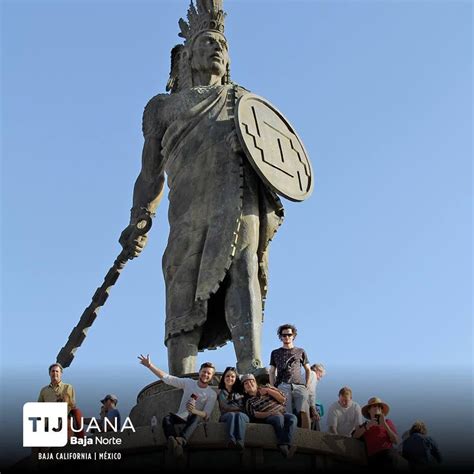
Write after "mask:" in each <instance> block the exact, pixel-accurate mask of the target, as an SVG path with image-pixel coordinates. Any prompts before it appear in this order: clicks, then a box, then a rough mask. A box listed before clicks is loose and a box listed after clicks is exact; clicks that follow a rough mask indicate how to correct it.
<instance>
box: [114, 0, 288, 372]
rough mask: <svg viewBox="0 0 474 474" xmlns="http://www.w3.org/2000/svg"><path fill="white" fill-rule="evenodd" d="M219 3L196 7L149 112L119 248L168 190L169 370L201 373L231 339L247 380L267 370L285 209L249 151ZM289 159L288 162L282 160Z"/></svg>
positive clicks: (129, 246)
mask: <svg viewBox="0 0 474 474" xmlns="http://www.w3.org/2000/svg"><path fill="white" fill-rule="evenodd" d="M224 18H225V13H224V11H223V6H222V0H197V2H196V5H194V4H193V3H192V2H191V5H190V7H189V10H188V15H187V21H184V20H183V19H181V20H180V21H179V26H180V29H181V33H180V34H179V36H181V37H182V38H184V44H183V45H178V46H175V47H174V48H173V50H172V52H171V73H170V78H169V81H168V84H167V91H168V93H167V94H158V95H156V96H155V97H153V98H152V99H151V100H150V101H149V102H148V104H147V105H146V107H145V111H144V114H143V134H144V138H145V143H144V147H143V153H142V168H141V171H140V174H139V176H138V178H137V181H136V183H135V187H134V192H133V207H132V209H131V218H130V225H129V226H128V227H127V228H126V229H125V230H124V231H123V232H122V235H121V237H120V243H121V244H122V246H123V248H124V249H125V250H128V251H129V252H130V258H133V257H136V256H138V255H139V254H140V252H141V251H142V249H143V247H144V246H145V243H146V238H147V237H146V236H143V237H139V238H137V237H134V235H136V234H134V233H133V228H134V225H135V224H136V222H138V221H139V220H140V219H142V218H143V217H145V216H147V217H149V216H152V215H153V214H154V212H155V210H156V208H157V206H158V204H159V202H160V200H161V197H162V195H163V188H164V182H165V175H166V176H167V182H168V186H169V224H170V234H169V239H168V244H167V247H166V250H165V253H164V255H163V261H162V263H163V274H164V278H165V281H166V332H165V344H166V346H167V348H168V362H169V371H170V373H172V374H175V375H182V374H185V373H191V372H194V371H195V363H196V356H197V353H198V351H200V350H204V349H206V348H215V347H218V346H221V345H223V344H225V343H226V342H227V341H229V340H232V342H233V344H234V348H235V353H236V356H237V366H238V370H239V371H240V372H241V373H246V372H252V371H253V372H254V371H255V370H256V369H258V368H259V367H262V360H261V348H260V344H261V332H262V320H263V301H264V299H265V294H266V288H267V270H268V250H269V248H268V247H269V243H270V240H271V239H272V237H273V236H274V234H275V233H276V231H277V229H278V227H279V226H280V224H281V223H282V220H283V206H282V204H281V202H280V200H279V198H278V197H277V195H276V194H275V192H274V191H273V190H271V189H270V187H269V186H267V185H265V184H264V181H263V180H262V179H261V178H260V177H259V175H258V174H257V173H256V171H254V168H253V167H252V165H251V164H250V162H249V160H248V159H247V158H246V156H245V153H244V152H243V149H242V145H241V141H240V140H239V137H238V134H237V131H236V124H235V117H234V114H235V105H236V103H237V101H238V100H239V99H240V98H241V97H243V96H245V95H247V94H249V92H248V91H247V90H245V89H243V88H242V87H240V86H238V85H237V84H235V83H233V82H231V80H230V73H229V53H228V43H227V40H226V38H225V36H224ZM282 156H283V155H282Z"/></svg>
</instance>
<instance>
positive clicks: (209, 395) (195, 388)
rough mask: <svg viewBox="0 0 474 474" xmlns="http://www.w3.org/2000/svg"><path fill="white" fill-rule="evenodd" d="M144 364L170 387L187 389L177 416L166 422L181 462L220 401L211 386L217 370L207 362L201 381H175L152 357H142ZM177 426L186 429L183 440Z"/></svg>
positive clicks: (171, 444) (171, 446)
mask: <svg viewBox="0 0 474 474" xmlns="http://www.w3.org/2000/svg"><path fill="white" fill-rule="evenodd" d="M138 358H139V359H140V364H142V365H144V366H145V367H147V368H148V369H150V370H151V371H152V372H153V373H154V374H155V375H156V376H158V377H159V378H160V379H161V380H163V382H165V383H166V384H168V385H172V386H173V387H176V388H181V389H183V396H182V397H181V403H180V405H179V408H178V412H177V413H170V414H169V415H167V416H165V417H164V418H163V422H162V426H163V431H164V433H165V437H166V438H167V440H168V449H169V450H170V451H171V452H172V454H173V455H174V456H176V457H177V458H181V457H182V456H183V454H184V453H183V448H184V447H185V446H186V444H187V443H188V440H189V438H190V436H191V435H192V434H193V433H194V430H195V429H196V428H197V425H198V424H199V422H200V421H207V420H208V419H209V417H210V416H211V413H212V410H213V409H214V405H215V403H216V400H217V393H216V392H215V391H214V390H213V389H212V388H211V387H210V386H209V384H210V383H211V381H212V377H213V376H214V374H215V371H216V369H215V368H214V366H213V365H212V364H211V363H210V362H204V363H203V364H201V367H200V369H199V378H198V380H194V379H191V378H184V377H183V378H181V377H175V376H173V375H170V374H167V373H166V372H165V371H163V370H161V369H159V368H158V367H156V366H155V365H153V364H152V363H151V360H150V356H149V355H147V356H146V357H145V356H144V355H140V356H139V357H138ZM175 425H184V427H183V428H182V429H181V430H180V432H179V436H177V435H176V427H175Z"/></svg>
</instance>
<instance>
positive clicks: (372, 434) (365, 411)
mask: <svg viewBox="0 0 474 474" xmlns="http://www.w3.org/2000/svg"><path fill="white" fill-rule="evenodd" d="M361 411H362V415H364V417H365V418H367V421H366V422H364V423H363V424H362V425H360V427H359V428H357V429H356V430H355V431H354V433H353V435H352V436H353V437H354V438H362V439H363V440H364V442H365V446H366V448H367V456H368V462H369V467H378V468H379V467H387V468H394V467H395V466H396V465H397V464H398V458H399V456H398V453H397V451H396V450H395V448H394V445H396V444H398V443H399V438H398V435H397V429H396V428H395V425H394V424H393V422H392V420H389V419H388V418H386V416H387V415H388V412H389V411H390V407H389V406H388V405H387V404H386V403H385V402H384V401H382V400H381V399H380V398H378V397H372V398H370V399H369V401H368V402H367V405H365V406H364V407H362V410H361Z"/></svg>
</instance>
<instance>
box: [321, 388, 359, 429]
mask: <svg viewBox="0 0 474 474" xmlns="http://www.w3.org/2000/svg"><path fill="white" fill-rule="evenodd" d="M362 423H363V418H362V412H361V409H360V405H359V404H358V403H356V402H354V401H352V390H351V389H350V388H349V387H342V388H341V390H339V400H338V401H337V402H335V403H333V404H332V405H331V406H330V407H329V410H328V418H327V424H328V431H329V433H332V434H338V435H342V436H351V435H352V432H353V431H354V430H355V429H356V428H358V427H359V426H360V425H361V424H362Z"/></svg>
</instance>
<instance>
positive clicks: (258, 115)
mask: <svg viewBox="0 0 474 474" xmlns="http://www.w3.org/2000/svg"><path fill="white" fill-rule="evenodd" d="M235 124H236V128H237V134H238V135H239V139H240V141H241V144H242V147H243V149H244V151H245V154H246V156H247V158H248V159H249V161H250V163H251V164H252V166H253V168H254V170H255V171H256V172H257V174H258V175H259V176H260V178H261V179H262V180H263V182H264V183H265V184H266V185H267V186H269V187H270V189H272V190H273V191H275V192H276V193H277V194H279V195H281V196H283V197H285V198H287V199H290V200H291V201H303V200H305V199H306V198H307V197H309V196H310V194H311V192H312V191H313V182H314V177H313V172H312V169H311V163H310V161H309V157H308V154H307V153H306V150H305V148H304V145H303V142H302V141H301V140H300V138H299V137H298V134H297V133H296V132H295V130H294V128H293V127H292V126H291V125H290V122H288V120H287V119H286V118H285V116H284V115H283V114H282V113H281V112H280V111H279V110H278V109H277V108H276V107H274V106H273V105H272V104H270V103H269V102H268V101H266V100H265V99H263V98H262V97H259V96H257V95H254V94H246V95H244V96H242V97H241V98H240V99H239V100H238V102H237V104H236V106H235Z"/></svg>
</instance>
